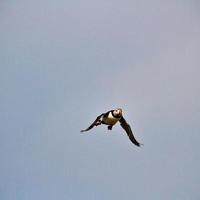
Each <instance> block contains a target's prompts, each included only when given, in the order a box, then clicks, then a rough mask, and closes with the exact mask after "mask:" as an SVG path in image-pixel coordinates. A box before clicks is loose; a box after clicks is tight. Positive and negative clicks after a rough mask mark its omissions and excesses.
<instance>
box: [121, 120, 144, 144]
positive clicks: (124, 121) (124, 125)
mask: <svg viewBox="0 0 200 200" xmlns="http://www.w3.org/2000/svg"><path fill="white" fill-rule="evenodd" d="M119 121H120V125H121V126H122V128H123V129H124V130H125V131H126V133H127V135H128V137H129V139H130V140H131V142H132V143H133V144H135V145H136V146H140V143H139V142H138V141H137V140H136V139H135V137H134V135H133V133H132V130H131V127H130V125H129V124H128V123H127V122H126V120H125V119H124V118H123V117H121V119H120V120H119Z"/></svg>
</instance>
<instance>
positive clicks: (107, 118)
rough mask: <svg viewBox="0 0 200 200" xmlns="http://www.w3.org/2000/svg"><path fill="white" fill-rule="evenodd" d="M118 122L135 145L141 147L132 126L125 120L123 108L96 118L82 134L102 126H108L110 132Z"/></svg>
mask: <svg viewBox="0 0 200 200" xmlns="http://www.w3.org/2000/svg"><path fill="white" fill-rule="evenodd" d="M117 122H119V123H120V125H121V127H122V128H123V129H124V130H125V131H126V133H127V135H128V137H129V139H130V141H131V142H132V143H133V144H134V145H136V146H138V147H140V146H141V144H140V143H139V142H138V141H137V140H136V139H135V137H134V135H133V132H132V130H131V127H130V125H129V124H128V123H127V121H126V120H125V119H124V117H123V115H122V109H121V108H117V109H113V110H110V111H108V112H105V113H102V114H101V115H99V116H98V117H97V118H96V120H95V121H94V122H93V123H92V124H91V125H90V126H89V127H88V128H86V129H84V130H81V132H85V131H89V130H90V129H92V128H93V127H94V126H99V125H101V124H104V125H107V127H108V130H112V127H113V126H114V125H115V124H116V123H117Z"/></svg>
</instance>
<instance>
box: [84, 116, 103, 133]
mask: <svg viewBox="0 0 200 200" xmlns="http://www.w3.org/2000/svg"><path fill="white" fill-rule="evenodd" d="M102 116H103V114H101V115H99V116H98V117H97V118H96V119H95V121H94V122H93V123H92V124H91V125H90V126H89V127H88V128H86V129H84V130H81V132H85V131H89V130H90V129H92V128H93V127H94V126H98V125H100V124H101V117H102Z"/></svg>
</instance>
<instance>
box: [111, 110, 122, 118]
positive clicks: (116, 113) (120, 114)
mask: <svg viewBox="0 0 200 200" xmlns="http://www.w3.org/2000/svg"><path fill="white" fill-rule="evenodd" d="M113 115H114V116H115V117H121V116H122V109H121V108H117V109H115V110H114V111H113Z"/></svg>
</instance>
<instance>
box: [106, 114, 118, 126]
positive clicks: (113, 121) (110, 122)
mask: <svg viewBox="0 0 200 200" xmlns="http://www.w3.org/2000/svg"><path fill="white" fill-rule="evenodd" d="M103 121H104V122H105V123H106V124H108V125H114V124H116V123H117V122H118V119H117V118H115V117H113V115H112V113H109V115H108V117H106V118H105V119H104V120H103Z"/></svg>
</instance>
